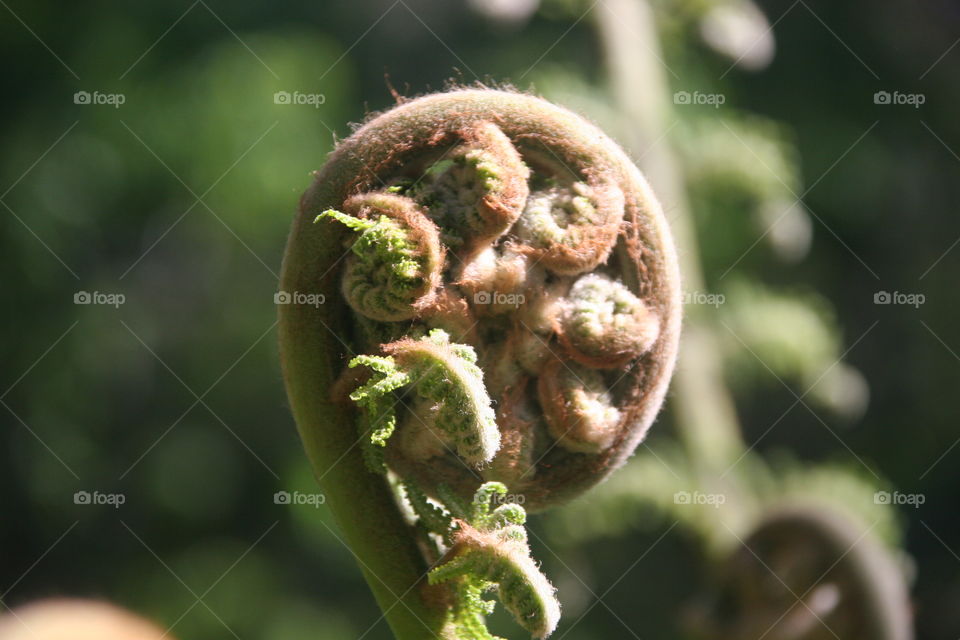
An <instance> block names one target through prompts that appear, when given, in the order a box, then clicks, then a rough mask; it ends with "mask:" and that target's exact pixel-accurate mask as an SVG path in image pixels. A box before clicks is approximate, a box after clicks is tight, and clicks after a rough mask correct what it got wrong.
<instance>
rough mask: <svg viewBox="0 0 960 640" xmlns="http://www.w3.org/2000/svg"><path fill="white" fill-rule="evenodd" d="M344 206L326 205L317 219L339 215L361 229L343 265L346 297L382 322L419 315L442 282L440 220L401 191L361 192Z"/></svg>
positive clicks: (353, 228)
mask: <svg viewBox="0 0 960 640" xmlns="http://www.w3.org/2000/svg"><path fill="white" fill-rule="evenodd" d="M342 208H343V209H344V211H345V212H344V211H338V210H336V209H327V210H326V211H324V212H323V213H321V214H320V215H319V216H317V217H316V218H315V219H314V222H315V223H316V222H319V221H321V220H325V219H330V220H334V221H336V222H339V223H340V224H342V225H344V226H345V227H347V228H348V229H350V230H351V231H353V232H355V234H356V236H355V238H354V239H353V241H352V243H351V245H350V255H349V256H347V259H346V261H345V266H344V268H343V280H342V290H343V295H344V297H345V298H346V300H347V303H348V304H349V305H350V307H351V308H352V309H353V310H354V311H356V312H357V313H358V314H360V315H362V316H364V317H366V318H370V319H373V320H378V321H381V322H398V321H404V320H410V319H413V318H415V317H416V316H417V314H418V313H419V312H420V310H422V309H423V308H425V307H427V306H429V304H430V302H431V301H432V299H433V295H434V293H435V290H436V288H437V286H438V285H439V283H440V273H441V270H442V267H443V262H444V257H443V256H444V253H443V248H442V247H441V246H440V241H439V236H438V235H437V234H438V231H437V228H436V225H434V224H433V223H432V222H430V220H429V219H428V218H427V216H426V214H425V213H423V211H422V209H421V208H419V207H418V206H417V204H416V203H415V202H414V201H413V200H411V199H410V198H407V197H405V196H403V195H398V194H396V193H390V192H386V193H384V192H369V193H362V194H357V195H355V196H351V197H350V198H347V199H346V200H345V201H344V203H343V207H342ZM354 214H356V215H354Z"/></svg>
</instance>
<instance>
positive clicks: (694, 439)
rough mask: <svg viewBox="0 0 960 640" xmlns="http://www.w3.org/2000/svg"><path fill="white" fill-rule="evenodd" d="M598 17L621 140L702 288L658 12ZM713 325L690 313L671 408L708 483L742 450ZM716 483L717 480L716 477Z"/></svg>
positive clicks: (613, 10) (617, 6)
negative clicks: (673, 139)
mask: <svg viewBox="0 0 960 640" xmlns="http://www.w3.org/2000/svg"><path fill="white" fill-rule="evenodd" d="M593 18H594V22H595V24H596V27H597V29H598V31H599V39H600V42H601V43H602V46H603V48H604V53H605V55H606V60H607V74H608V79H609V83H610V88H611V91H612V93H613V96H614V99H615V101H616V103H617V108H618V110H619V112H620V115H621V117H622V118H623V121H624V126H623V128H622V130H623V132H624V133H623V136H624V140H622V141H621V142H622V143H623V144H624V145H625V146H626V147H627V148H628V149H630V150H631V151H632V152H633V154H634V156H635V157H636V160H637V164H638V165H639V166H640V168H641V170H642V171H643V172H644V174H645V175H646V177H647V179H648V180H649V181H650V183H651V185H652V186H653V190H654V192H656V194H657V196H658V197H659V198H660V201H661V202H662V203H663V205H664V210H665V211H666V214H667V218H668V219H669V220H670V226H671V229H672V231H673V234H674V239H675V241H676V244H677V248H678V254H679V259H680V272H681V274H682V276H683V280H684V291H686V292H697V291H699V292H702V291H704V286H705V283H704V277H703V270H702V267H701V264H700V258H699V251H698V247H697V241H696V236H695V234H694V228H693V221H692V216H691V212H690V205H689V202H688V198H687V193H686V186H685V182H684V176H683V173H682V170H681V168H680V165H679V163H678V162H677V160H676V157H675V155H674V152H673V149H672V148H671V144H670V140H669V132H670V129H671V128H672V124H671V122H670V120H671V118H670V117H669V116H670V109H671V98H670V96H671V95H672V94H671V90H670V85H669V82H668V79H667V76H666V73H667V72H668V71H669V68H668V67H667V65H666V63H665V62H664V61H663V54H662V51H661V49H660V43H659V38H658V34H657V30H656V26H655V24H654V16H653V11H652V9H651V7H650V5H649V4H648V3H647V2H646V0H604V2H603V3H600V4H598V5H596V7H595V8H594V10H593ZM721 364H722V363H721V359H720V353H719V349H718V348H717V344H716V337H715V336H714V334H713V330H712V328H711V327H710V326H709V325H708V324H707V323H706V322H704V321H703V320H702V319H701V318H700V317H698V316H697V315H690V316H688V317H687V318H686V321H685V326H684V333H683V340H682V343H681V348H680V359H679V362H678V365H677V370H676V373H675V374H674V378H673V391H674V393H673V395H674V398H675V401H674V402H673V411H674V413H675V415H676V424H677V428H678V430H679V435H680V438H681V440H682V441H683V444H684V447H685V448H686V451H687V455H688V456H689V458H690V460H691V462H692V463H693V464H692V466H693V467H694V468H695V469H697V470H698V471H699V472H701V473H702V475H703V478H702V479H703V480H704V482H705V483H710V478H714V479H718V478H719V474H722V473H723V472H724V471H725V470H726V469H728V468H729V467H730V466H731V465H732V464H733V463H734V462H735V461H737V460H738V459H739V458H740V456H741V455H742V453H743V450H744V444H743V441H742V438H741V436H740V426H739V424H738V420H737V416H736V411H735V408H734V405H733V400H732V398H731V396H730V393H729V391H728V389H727V388H726V386H725V385H724V383H723V374H722V371H721ZM711 484H712V483H711Z"/></svg>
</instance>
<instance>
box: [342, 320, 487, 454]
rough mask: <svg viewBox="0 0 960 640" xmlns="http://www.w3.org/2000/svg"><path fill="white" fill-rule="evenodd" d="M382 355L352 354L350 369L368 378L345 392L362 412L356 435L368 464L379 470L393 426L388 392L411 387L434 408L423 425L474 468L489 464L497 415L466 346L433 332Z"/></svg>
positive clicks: (394, 419) (394, 344) (393, 405)
mask: <svg viewBox="0 0 960 640" xmlns="http://www.w3.org/2000/svg"><path fill="white" fill-rule="evenodd" d="M382 348H383V351H384V352H385V353H387V354H388V355H386V356H370V355H363V356H357V357H356V358H354V359H353V360H351V361H350V363H349V366H350V367H356V366H360V365H363V366H366V367H368V368H369V369H370V370H371V374H372V375H371V376H370V379H369V380H368V381H367V382H365V383H364V384H363V385H361V386H360V387H358V388H357V389H356V390H355V391H354V392H353V393H351V394H350V399H351V400H353V401H354V402H356V403H357V404H358V405H359V406H360V407H361V408H363V409H364V415H363V416H362V418H361V420H362V424H361V432H362V433H363V434H364V439H363V445H364V450H365V457H366V460H367V464H368V465H369V466H370V468H371V470H373V471H376V472H383V471H384V470H385V466H384V461H383V447H385V446H386V443H387V440H388V439H389V438H390V436H391V435H393V432H394V431H395V429H396V426H397V413H396V406H397V404H398V403H399V402H401V401H402V400H401V398H398V397H397V396H396V395H395V394H394V393H393V392H394V391H397V390H399V389H401V388H402V387H411V388H412V389H413V391H414V392H416V393H417V395H419V396H420V397H421V398H424V399H426V400H429V401H431V402H433V403H435V404H436V406H437V407H438V410H437V411H436V413H435V415H434V419H433V422H432V424H428V425H426V426H427V428H429V429H431V430H432V431H433V432H434V433H435V434H436V436H437V438H438V439H441V440H443V441H444V442H447V441H449V442H450V443H451V444H452V447H453V449H454V450H455V452H456V453H457V455H459V456H460V457H461V458H463V459H464V460H465V461H466V462H467V463H469V464H471V465H473V466H480V465H482V464H485V463H488V462H489V461H490V460H491V459H492V458H493V456H494V454H495V453H496V452H497V450H498V449H499V448H500V431H499V430H498V429H497V422H496V415H495V413H494V411H493V408H492V406H491V403H490V397H489V396H488V395H487V391H486V388H485V387H484V384H483V372H482V371H481V370H480V368H479V367H478V366H477V365H476V361H477V355H476V353H475V352H474V350H473V348H472V347H470V346H468V345H462V344H456V343H452V342H450V338H449V336H448V335H447V333H446V332H445V331H442V330H440V329H434V330H432V331H431V332H430V333H429V335H427V336H425V337H423V338H420V339H419V340H412V339H404V340H398V341H396V342H392V343H389V344H385V345H383V347H382Z"/></svg>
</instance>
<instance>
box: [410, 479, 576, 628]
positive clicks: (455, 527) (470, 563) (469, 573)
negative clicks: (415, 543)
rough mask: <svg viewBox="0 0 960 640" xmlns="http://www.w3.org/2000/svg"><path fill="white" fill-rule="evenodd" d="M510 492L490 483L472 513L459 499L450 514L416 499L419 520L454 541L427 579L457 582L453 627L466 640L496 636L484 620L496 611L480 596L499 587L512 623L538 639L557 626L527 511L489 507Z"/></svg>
mask: <svg viewBox="0 0 960 640" xmlns="http://www.w3.org/2000/svg"><path fill="white" fill-rule="evenodd" d="M506 494H507V487H506V486H505V485H503V484H501V483H499V482H487V483H485V484H483V485H481V486H480V487H479V488H478V489H477V492H476V493H475V494H474V496H473V500H472V501H471V503H470V506H469V508H468V509H465V508H464V506H463V505H462V504H461V503H459V501H458V500H456V499H455V500H453V501H452V502H451V504H450V507H449V508H450V512H446V511H445V510H438V509H437V508H436V507H435V506H433V505H431V504H429V503H428V502H427V501H426V500H423V499H422V497H421V499H419V500H417V499H415V500H413V501H412V503H413V504H414V508H415V509H416V511H417V514H418V515H419V517H420V518H421V519H423V520H424V521H425V522H426V523H428V526H430V525H431V524H432V525H433V526H434V527H439V528H437V529H434V532H435V533H437V534H440V535H442V536H443V537H444V538H445V539H446V540H448V541H449V542H450V543H451V546H450V549H449V551H447V553H446V554H445V555H444V556H443V558H442V560H441V562H440V563H439V564H438V565H437V566H436V567H434V568H433V569H432V570H431V571H430V574H429V580H430V583H431V584H438V583H443V582H448V581H450V582H453V583H454V585H455V589H456V590H457V591H458V592H459V594H460V598H458V600H459V602H460V605H459V607H458V608H457V610H456V611H455V613H454V624H455V625H456V626H457V627H459V628H460V629H461V630H462V631H464V632H467V633H468V634H469V635H465V636H464V637H468V638H491V637H492V636H491V635H490V634H489V632H486V627H485V626H484V624H483V617H484V615H486V614H488V613H492V611H493V607H492V606H491V605H492V603H489V602H486V601H484V599H483V597H482V596H483V593H484V592H485V591H489V590H492V589H496V590H497V594H498V596H499V599H500V601H501V602H502V603H503V605H504V606H505V607H506V608H507V609H508V610H509V611H510V613H511V614H513V617H514V619H516V620H517V622H519V623H520V624H521V625H522V626H523V627H524V628H525V629H526V630H527V631H529V632H530V633H531V634H532V635H533V636H534V637H535V638H545V637H547V636H548V635H550V634H551V633H552V632H553V630H554V629H555V628H556V626H557V622H558V621H559V619H560V606H559V604H558V603H557V601H556V598H555V597H554V589H553V586H552V585H551V584H550V583H549V582H548V581H547V579H546V577H545V576H544V575H543V574H542V573H541V572H540V569H539V568H538V567H537V565H536V563H535V562H534V561H533V559H532V558H531V557H530V548H529V546H528V545H527V533H526V530H525V529H524V527H523V525H524V523H525V522H526V520H527V514H526V511H525V510H524V508H523V507H522V506H520V505H519V504H515V503H504V504H500V505H499V506H497V507H496V508H494V509H492V510H491V508H490V505H491V501H493V500H497V499H502V498H503V497H504V496H505V495H506ZM438 511H439V512H438Z"/></svg>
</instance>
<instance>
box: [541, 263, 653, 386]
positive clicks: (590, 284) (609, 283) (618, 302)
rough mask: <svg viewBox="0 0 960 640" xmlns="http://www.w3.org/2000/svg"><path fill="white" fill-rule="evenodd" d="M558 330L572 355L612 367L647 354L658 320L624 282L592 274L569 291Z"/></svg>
mask: <svg viewBox="0 0 960 640" xmlns="http://www.w3.org/2000/svg"><path fill="white" fill-rule="evenodd" d="M558 333H559V336H560V343H561V344H562V345H563V347H564V349H565V350H566V352H567V355H569V356H570V357H571V358H572V359H574V360H576V361H577V362H579V363H581V364H584V365H587V366H590V367H597V368H602V369H614V368H618V367H621V366H623V365H624V364H626V363H627V362H629V361H630V360H633V359H634V358H637V357H638V356H641V355H643V354H644V353H646V352H647V351H648V350H649V349H650V348H651V347H652V346H653V343H654V342H656V340H657V337H658V335H659V333H660V323H659V320H658V318H657V316H656V315H654V314H653V313H652V312H651V311H650V310H649V309H648V308H647V306H646V305H644V303H643V301H642V300H640V299H639V298H638V297H637V296H635V295H634V294H633V292H631V291H630V289H628V288H627V287H626V286H624V285H623V283H622V282H619V281H617V280H613V279H611V278H609V277H607V276H605V275H602V274H595V273H591V274H588V275H585V276H581V277H580V278H579V279H578V280H577V281H576V282H575V283H574V285H573V287H572V288H571V289H570V296H569V302H568V303H567V307H566V309H565V312H564V313H563V314H562V316H561V319H560V327H559V331H558Z"/></svg>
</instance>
